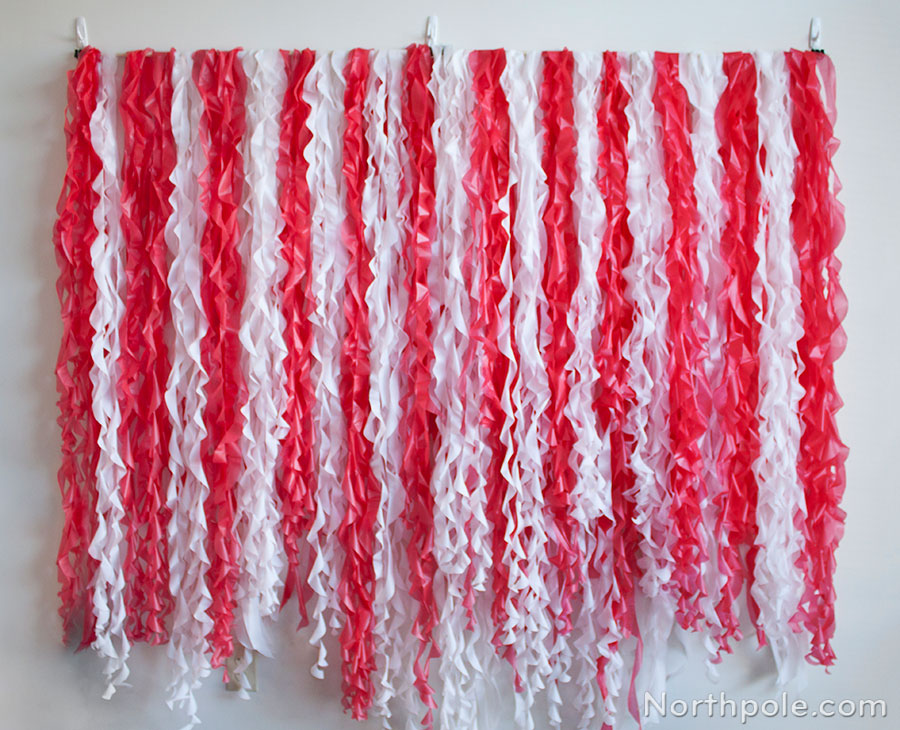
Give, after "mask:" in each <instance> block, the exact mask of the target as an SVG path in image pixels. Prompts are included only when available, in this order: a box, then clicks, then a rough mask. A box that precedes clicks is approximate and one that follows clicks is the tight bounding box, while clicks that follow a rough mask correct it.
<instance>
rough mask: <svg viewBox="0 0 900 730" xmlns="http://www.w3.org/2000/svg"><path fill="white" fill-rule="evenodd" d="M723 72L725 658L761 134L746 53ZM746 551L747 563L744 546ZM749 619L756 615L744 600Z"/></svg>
mask: <svg viewBox="0 0 900 730" xmlns="http://www.w3.org/2000/svg"><path fill="white" fill-rule="evenodd" d="M722 68H723V71H724V72H725V76H726V77H727V79H728V83H727V85H726V86H725V89H724V90H723V91H722V95H721V97H720V98H719V105H718V108H717V109H716V128H717V131H718V135H719V140H720V147H719V156H720V157H721V158H722V161H723V164H724V166H725V171H724V175H723V177H722V186H721V191H720V196H721V198H722V200H723V201H724V210H723V214H724V225H723V228H722V234H721V244H720V245H721V255H722V260H723V261H724V262H725V264H726V274H725V280H724V282H723V284H722V287H723V288H722V290H721V291H720V292H719V303H720V305H721V306H722V308H723V317H724V334H725V341H724V345H723V348H724V349H723V371H722V380H721V383H720V384H719V385H718V388H717V389H716V393H715V400H716V407H717V408H718V412H719V418H718V424H719V430H720V433H721V436H722V447H721V450H720V452H719V455H718V470H719V479H720V481H721V484H722V491H721V492H720V493H719V495H718V499H717V506H718V508H719V516H718V524H717V537H718V542H719V569H720V571H721V572H722V574H723V575H724V576H725V578H726V581H725V586H724V588H723V592H722V598H721V600H720V602H719V606H718V612H719V620H720V622H721V624H722V627H723V634H722V637H721V640H720V645H721V649H723V650H728V651H730V648H729V646H728V639H729V638H731V637H735V638H737V639H740V636H741V632H740V620H739V618H738V607H737V606H736V602H737V600H738V596H739V594H740V592H741V587H742V586H743V585H744V582H745V580H746V582H747V587H748V589H749V588H750V586H751V585H752V575H753V561H754V555H755V553H756V546H755V544H754V543H755V538H756V527H755V525H756V492H757V487H756V476H755V474H754V472H753V464H754V462H755V461H756V459H757V458H758V457H759V453H760V445H759V432H758V426H757V417H756V409H757V403H758V401H759V362H758V359H757V351H758V348H759V329H760V327H759V321H758V313H759V304H758V302H756V301H755V300H754V297H753V291H752V288H753V286H754V281H753V279H754V274H755V272H756V268H757V265H758V262H759V258H758V256H757V254H756V251H755V249H754V243H755V240H756V234H757V229H758V226H759V192H760V182H759V172H758V169H757V165H756V156H757V154H758V152H757V145H758V139H757V137H758V133H757V112H756V96H755V93H756V67H755V65H754V63H753V57H752V56H750V55H749V54H746V53H727V54H725V55H724V57H723V61H722ZM744 545H746V546H748V550H747V554H746V557H745V558H742V556H741V546H744ZM747 596H748V604H749V608H750V618H751V620H753V622H754V623H755V622H756V618H757V613H758V611H757V609H756V608H755V603H754V600H753V594H752V592H749V591H748V593H747Z"/></svg>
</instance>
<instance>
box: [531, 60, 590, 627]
mask: <svg viewBox="0 0 900 730" xmlns="http://www.w3.org/2000/svg"><path fill="white" fill-rule="evenodd" d="M542 57H543V61H544V74H543V79H542V82H541V90H540V108H541V111H542V113H543V126H544V152H543V168H544V173H545V174H546V176H547V193H548V197H547V205H546V207H545V208H544V213H543V221H544V228H545V230H546V232H547V256H546V259H545V261H544V278H543V282H542V284H543V288H544V294H545V295H546V297H547V305H548V314H547V318H548V325H547V326H548V331H549V334H550V340H551V341H550V345H549V346H548V347H547V349H546V352H545V365H546V368H547V379H548V381H549V386H550V404H549V407H548V415H549V418H550V423H549V440H550V458H549V459H548V460H547V462H546V466H545V469H544V478H545V486H544V503H545V504H546V506H547V509H548V511H549V513H550V517H551V524H550V526H549V528H548V536H549V537H550V542H551V544H552V545H553V546H554V547H555V551H553V552H551V553H550V555H549V559H550V562H551V564H552V565H553V566H554V567H555V568H556V569H557V579H558V589H559V596H560V610H559V613H558V615H557V616H556V619H557V631H559V632H560V633H563V634H566V633H568V632H569V631H571V629H572V621H571V614H572V601H573V598H574V597H575V596H576V595H577V594H578V593H579V592H580V588H579V585H580V582H581V568H580V566H581V555H580V550H579V549H578V544H577V542H576V533H577V529H578V523H577V521H576V520H575V518H574V517H573V516H572V513H571V494H572V489H573V488H574V486H575V473H574V471H573V470H572V467H571V466H570V465H569V457H570V456H571V453H572V449H573V447H574V445H575V429H574V428H573V427H572V424H571V423H570V422H569V419H568V418H567V417H566V414H565V409H566V404H567V403H568V400H569V384H568V382H567V380H566V363H567V362H568V361H569V358H570V357H571V356H572V353H573V351H574V350H575V335H574V333H573V332H572V331H571V329H569V326H568V324H567V319H568V312H569V308H570V306H571V303H572V296H573V295H574V293H575V289H576V288H577V286H578V255H579V251H578V236H577V234H576V231H575V218H574V215H575V211H574V207H573V204H572V195H573V192H574V188H575V177H576V172H575V127H574V123H575V122H574V118H575V109H574V105H573V87H572V72H573V67H574V57H573V56H572V53H571V51H546V52H544V53H543V54H542Z"/></svg>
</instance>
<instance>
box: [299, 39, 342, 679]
mask: <svg viewBox="0 0 900 730" xmlns="http://www.w3.org/2000/svg"><path fill="white" fill-rule="evenodd" d="M343 69H344V58H343V54H335V53H327V54H322V55H319V56H317V57H316V62H315V65H314V66H313V68H312V69H311V70H310V72H309V74H308V75H307V77H306V86H305V87H304V90H303V98H304V100H305V101H306V103H307V104H309V105H310V107H311V111H310V114H309V117H308V118H307V124H308V125H309V128H310V131H311V132H312V143H311V144H308V145H307V146H306V151H305V155H306V160H307V165H308V167H307V185H308V186H309V191H310V195H311V197H312V227H311V239H310V240H311V246H310V250H311V252H312V288H311V291H312V296H313V299H314V301H315V309H314V310H313V311H312V312H311V314H310V319H311V321H312V329H313V342H312V348H311V350H310V354H311V355H312V359H313V362H312V378H313V385H314V388H315V397H316V400H315V405H314V412H313V413H314V422H315V425H316V435H315V442H316V444H317V445H318V448H317V450H316V462H315V464H316V471H317V474H318V485H317V492H316V499H315V515H314V518H313V521H312V524H311V525H310V527H309V534H308V535H307V539H308V540H309V544H310V551H311V555H310V558H311V565H310V570H309V587H310V589H311V591H312V593H313V594H315V595H314V597H313V598H312V600H313V601H314V603H313V608H312V615H311V617H310V620H311V622H312V624H313V632H312V635H311V636H310V643H311V644H312V645H313V646H315V647H316V648H317V649H318V657H317V659H316V664H315V665H314V666H313V668H312V672H313V676H316V677H318V678H321V677H322V676H324V675H323V674H322V670H323V669H324V668H325V667H326V666H327V663H328V662H327V651H326V648H325V644H324V643H323V640H324V637H325V633H326V631H327V630H328V629H331V630H332V631H333V632H338V631H340V629H341V616H342V614H341V611H340V605H339V598H338V584H339V582H340V572H341V567H340V566H341V556H340V554H339V551H340V549H341V545H340V541H339V539H338V528H339V527H340V525H341V522H342V521H343V518H344V509H345V504H346V500H345V499H344V496H343V491H342V489H341V481H342V478H343V470H344V462H345V459H346V453H347V447H346V444H345V436H346V426H345V421H344V416H343V410H342V408H341V399H340V360H341V342H342V340H343V338H344V332H345V327H346V319H345V317H344V316H343V293H344V277H345V275H346V270H347V252H346V251H345V250H344V246H343V244H342V242H341V226H342V225H343V220H344V215H343V210H342V208H343V206H342V202H341V201H342V200H343V197H342V196H341V188H340V185H341V159H340V158H341V144H340V139H341V135H342V134H343V128H344V121H343V113H342V100H343V87H344V82H343ZM335 132H340V134H339V135H338V136H336V137H335V136H333V134H334V133H335Z"/></svg>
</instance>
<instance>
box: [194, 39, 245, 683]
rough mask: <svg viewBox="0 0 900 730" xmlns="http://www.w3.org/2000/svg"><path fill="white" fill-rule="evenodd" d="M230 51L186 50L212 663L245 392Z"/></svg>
mask: <svg viewBox="0 0 900 730" xmlns="http://www.w3.org/2000/svg"><path fill="white" fill-rule="evenodd" d="M238 53H239V52H238V51H237V50H233V51H198V52H197V53H195V54H194V57H193V58H194V71H193V77H194V83H195V84H196V85H197V89H198V91H199V93H200V98H201V101H202V104H203V113H202V116H201V120H200V122H201V135H200V137H201V141H202V145H203V152H204V154H205V162H206V167H205V168H204V169H203V171H202V172H201V175H200V180H201V185H200V187H201V193H200V200H201V204H202V205H203V207H204V211H205V217H206V222H205V225H204V227H203V230H202V232H201V233H200V255H201V259H202V264H203V269H202V272H203V279H202V285H201V295H202V301H203V310H204V312H205V314H206V319H207V321H208V323H209V326H208V328H207V330H206V333H205V335H204V337H203V339H202V340H201V343H200V351H201V364H202V366H203V369H204V370H205V371H206V373H207V376H208V381H207V383H206V406H205V408H204V411H203V419H204V423H205V425H206V438H205V439H204V440H203V445H202V447H201V448H202V455H203V470H204V472H205V473H206V477H207V479H208V480H209V496H208V498H207V500H206V505H205V509H206V521H207V525H208V529H209V545H208V547H207V551H208V555H209V557H210V566H209V569H208V571H207V585H208V586H209V591H210V594H211V596H212V604H211V605H210V607H209V610H208V614H209V617H210V618H211V619H212V622H213V625H212V629H211V631H210V634H209V646H210V650H211V652H212V657H211V664H212V666H213V667H219V666H221V665H222V664H223V663H224V661H225V659H226V657H228V656H231V654H232V653H233V651H234V642H233V638H232V625H233V622H234V609H235V590H236V585H237V580H238V574H239V572H240V566H239V560H240V544H239V542H238V539H237V535H236V533H235V531H234V517H235V491H234V487H235V484H236V483H237V482H238V479H239V478H240V474H241V472H242V469H243V459H242V454H241V434H242V430H243V417H242V415H241V408H242V407H243V404H244V403H245V401H246V399H247V386H246V383H245V381H244V375H243V372H242V368H241V357H242V354H241V351H242V348H241V343H240V340H239V337H238V333H239V330H240V324H241V305H242V303H243V300H244V291H245V280H244V271H243V266H242V262H241V256H240V250H239V242H240V235H241V233H240V228H239V225H238V210H239V208H240V206H241V199H242V195H243V185H244V164H243V156H242V154H241V149H242V142H243V137H244V132H245V127H246V114H245V108H244V99H245V96H246V91H247V79H246V77H245V75H244V70H243V67H242V65H241V63H240V59H239V55H238Z"/></svg>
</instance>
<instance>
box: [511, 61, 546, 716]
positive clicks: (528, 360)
mask: <svg viewBox="0 0 900 730" xmlns="http://www.w3.org/2000/svg"><path fill="white" fill-rule="evenodd" d="M506 62H507V69H506V72H505V73H504V74H503V77H502V79H501V81H502V83H503V85H504V90H505V91H506V98H507V100H508V102H509V121H510V145H509V167H510V180H509V185H510V188H511V189H512V188H514V187H515V189H516V215H515V220H513V221H512V227H513V231H512V232H513V236H514V237H515V240H516V254H515V257H514V260H513V271H514V276H513V282H512V286H513V295H514V297H515V334H516V347H517V349H518V352H519V379H518V380H517V381H516V383H515V385H514V387H513V391H512V401H513V407H514V409H515V413H516V421H515V426H514V433H515V441H516V443H517V444H518V445H519V468H520V470H521V482H522V488H521V494H520V509H519V518H520V519H521V529H522V533H523V535H526V534H530V538H529V539H528V540H527V541H525V542H524V544H523V546H522V547H523V550H524V555H523V556H522V561H521V563H518V562H514V563H513V564H512V569H511V571H510V585H511V587H514V588H515V590H516V591H517V592H518V594H519V597H520V604H521V608H520V613H519V614H517V615H516V619H517V621H518V625H517V626H516V628H515V637H516V641H515V643H514V647H515V651H516V659H517V661H518V667H519V672H520V674H521V676H522V692H521V693H517V694H516V723H517V724H518V725H519V726H520V727H523V728H525V730H533V728H534V718H533V715H532V712H533V707H534V702H535V699H536V697H537V695H538V693H539V692H540V691H541V690H542V689H544V687H545V682H546V679H547V677H548V676H549V674H550V671H551V669H550V655H549V648H548V645H547V643H548V641H549V637H550V634H551V631H552V622H551V618H550V613H549V605H550V595H549V593H548V591H547V586H546V584H545V582H544V575H545V574H546V571H547V566H548V560H547V549H546V546H547V533H546V526H545V524H544V500H543V489H542V480H543V471H544V467H543V464H544V460H545V458H547V454H548V450H549V445H548V443H547V435H546V418H545V412H546V409H547V405H548V403H549V402H550V388H549V385H548V383H547V373H546V370H545V369H544V360H543V358H542V356H541V351H542V349H543V347H544V345H545V344H546V343H545V342H542V341H541V328H540V326H539V317H540V316H541V313H544V315H545V314H546V310H547V302H546V299H545V298H544V291H543V287H542V286H541V280H542V278H543V260H544V253H545V251H546V240H545V235H544V227H543V225H542V223H541V211H542V210H543V208H544V206H545V205H546V200H547V186H546V180H545V176H544V171H543V167H542V165H541V149H542V133H541V126H540V124H539V123H538V121H537V116H536V112H537V109H538V88H539V83H540V68H541V54H540V53H519V52H514V51H510V52H508V53H507V55H506ZM520 566H521V567H520Z"/></svg>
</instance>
